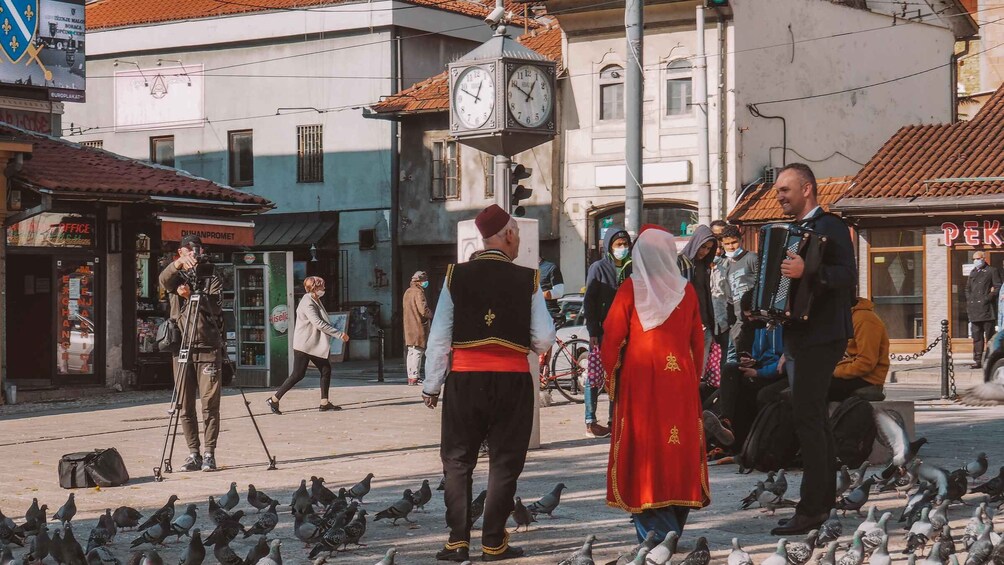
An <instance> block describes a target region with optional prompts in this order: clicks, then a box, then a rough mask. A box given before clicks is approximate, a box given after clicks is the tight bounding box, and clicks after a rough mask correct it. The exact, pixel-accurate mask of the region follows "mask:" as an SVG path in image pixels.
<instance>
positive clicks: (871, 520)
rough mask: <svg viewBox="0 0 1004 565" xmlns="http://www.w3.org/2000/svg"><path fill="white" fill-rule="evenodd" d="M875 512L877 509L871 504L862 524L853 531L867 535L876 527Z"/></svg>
mask: <svg viewBox="0 0 1004 565" xmlns="http://www.w3.org/2000/svg"><path fill="white" fill-rule="evenodd" d="M877 512H878V507H877V506H875V505H874V504H873V505H872V506H871V508H869V509H868V517H867V518H865V521H864V522H861V523H860V524H858V528H857V529H856V530H854V531H855V532H864V533H866V534H867V533H868V532H870V531H872V530H873V529H875V526H877V525H878V519H877V518H876V517H875V515H876V513H877Z"/></svg>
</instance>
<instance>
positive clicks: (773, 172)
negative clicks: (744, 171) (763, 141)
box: [762, 166, 781, 186]
mask: <svg viewBox="0 0 1004 565" xmlns="http://www.w3.org/2000/svg"><path fill="white" fill-rule="evenodd" d="M779 174H781V167H771V166H767V167H764V168H763V175H762V177H763V183H764V184H765V185H767V186H773V185H774V181H776V180H777V176H778V175H779Z"/></svg>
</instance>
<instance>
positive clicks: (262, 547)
mask: <svg viewBox="0 0 1004 565" xmlns="http://www.w3.org/2000/svg"><path fill="white" fill-rule="evenodd" d="M268 552H269V545H268V540H266V539H265V536H260V537H259V538H258V543H256V544H254V545H253V546H251V549H249V550H248V554H247V556H246V557H244V563H245V564H252V563H253V564H257V563H258V561H259V560H261V559H262V558H263V557H265V556H266V555H268Z"/></svg>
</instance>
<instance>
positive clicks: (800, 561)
mask: <svg viewBox="0 0 1004 565" xmlns="http://www.w3.org/2000/svg"><path fill="white" fill-rule="evenodd" d="M818 537H819V530H812V531H810V532H809V534H808V535H807V536H806V537H805V541H804V542H800V541H796V542H790V543H788V544H787V545H785V547H784V550H785V552H786V553H787V555H788V563H790V564H791V565H805V564H806V563H808V562H809V560H810V559H812V554H813V553H815V551H816V538H818Z"/></svg>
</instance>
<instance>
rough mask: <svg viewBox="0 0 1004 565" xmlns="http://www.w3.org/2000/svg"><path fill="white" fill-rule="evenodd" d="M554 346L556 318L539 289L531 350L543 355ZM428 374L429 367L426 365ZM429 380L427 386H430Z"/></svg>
mask: <svg viewBox="0 0 1004 565" xmlns="http://www.w3.org/2000/svg"><path fill="white" fill-rule="evenodd" d="M450 322H451V325H452V322H453V313H452V311H451V312H450ZM552 345H554V318H552V317H551V313H550V312H548V310H547V303H546V302H545V301H544V292H543V291H541V290H540V289H539V288H538V289H537V292H536V293H535V294H534V295H533V298H532V299H531V302H530V349H533V350H534V351H535V352H536V353H537V354H542V353H544V352H545V351H547V350H548V349H550V348H551V346H552ZM426 373H428V365H426ZM428 378H429V377H426V381H425V382H426V384H427V386H428V382H429V381H428Z"/></svg>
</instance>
